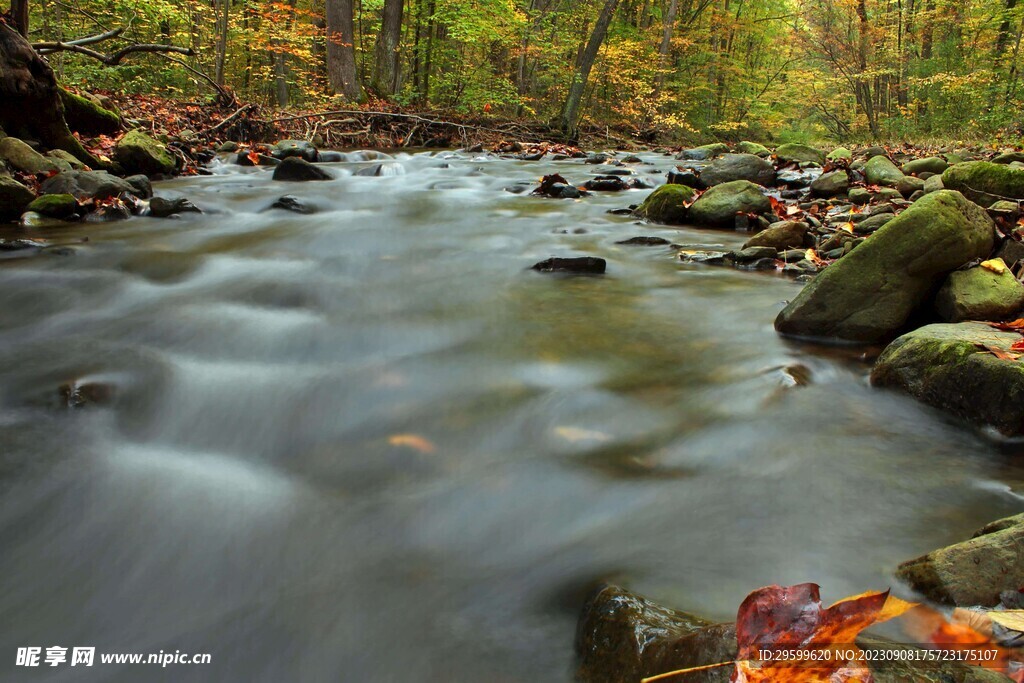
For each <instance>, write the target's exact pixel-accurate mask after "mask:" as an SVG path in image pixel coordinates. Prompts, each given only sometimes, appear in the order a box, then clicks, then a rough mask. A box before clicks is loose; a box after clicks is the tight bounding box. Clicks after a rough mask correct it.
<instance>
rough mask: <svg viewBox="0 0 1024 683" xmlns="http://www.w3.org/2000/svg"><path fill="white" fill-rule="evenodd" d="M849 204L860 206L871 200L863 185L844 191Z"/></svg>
mask: <svg viewBox="0 0 1024 683" xmlns="http://www.w3.org/2000/svg"><path fill="white" fill-rule="evenodd" d="M846 196H847V198H848V199H849V200H850V203H851V204H856V205H857V206H861V205H863V204H867V203H868V202H870V201H871V193H870V192H869V191H867V190H866V189H864V188H863V187H855V188H853V189H851V190H850V191H849V192H847V193H846Z"/></svg>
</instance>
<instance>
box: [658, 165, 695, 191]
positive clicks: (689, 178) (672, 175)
mask: <svg viewBox="0 0 1024 683" xmlns="http://www.w3.org/2000/svg"><path fill="white" fill-rule="evenodd" d="M665 182H667V183H668V184H669V185H686V186H687V187H694V188H699V187H700V178H699V177H698V176H697V174H696V173H694V172H693V171H691V170H689V169H685V170H683V169H680V170H672V171H669V172H668V174H667V176H666V181H665Z"/></svg>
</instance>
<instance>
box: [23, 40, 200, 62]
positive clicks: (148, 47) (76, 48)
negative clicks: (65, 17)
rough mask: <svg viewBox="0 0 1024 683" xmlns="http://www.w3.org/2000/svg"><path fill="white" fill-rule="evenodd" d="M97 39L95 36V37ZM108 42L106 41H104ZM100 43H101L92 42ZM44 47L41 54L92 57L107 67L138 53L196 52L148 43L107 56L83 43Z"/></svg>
mask: <svg viewBox="0 0 1024 683" xmlns="http://www.w3.org/2000/svg"><path fill="white" fill-rule="evenodd" d="M93 37H95V36H93ZM104 40H106V39H104ZM92 42H99V41H95V40H94V41H92ZM40 45H42V47H40V48H38V49H39V50H40V53H41V54H52V53H54V52H75V53H77V54H80V55H85V56H86V57H91V58H92V59H96V60H98V61H100V62H103V63H104V64H106V65H107V66H117V65H118V64H120V63H121V62H122V61H123V60H124V58H125V57H127V56H128V55H130V54H135V53H136V52H150V53H153V52H155V53H167V52H176V53H178V54H181V55H188V56H192V55H193V54H195V52H193V51H192V48H189V47H178V46H177V45H152V44H148V43H144V44H140V45H129V46H127V47H123V48H121V49H120V50H118V51H117V52H114V53H112V54H109V55H106V54H103V53H102V52H97V51H96V50H93V49H91V48H88V47H85V46H84V44H82V43H76V42H74V41H72V42H54V43H40Z"/></svg>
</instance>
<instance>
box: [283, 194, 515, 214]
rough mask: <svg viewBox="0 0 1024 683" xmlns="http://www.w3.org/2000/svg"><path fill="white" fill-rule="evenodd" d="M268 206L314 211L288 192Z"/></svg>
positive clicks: (310, 212) (289, 209)
mask: <svg viewBox="0 0 1024 683" xmlns="http://www.w3.org/2000/svg"><path fill="white" fill-rule="evenodd" d="M526 189H529V188H524V190H526ZM268 208H271V209H283V210H285V211H291V212H293V213H301V214H305V215H309V214H313V213H316V209H315V208H313V207H312V206H310V205H309V204H306V203H305V202H304V201H302V200H301V199H299V198H298V197H296V196H294V195H290V194H286V195H284V196H283V197H280V198H278V200H277V201H275V202H274V203H273V204H271V205H270V206H269V207H268Z"/></svg>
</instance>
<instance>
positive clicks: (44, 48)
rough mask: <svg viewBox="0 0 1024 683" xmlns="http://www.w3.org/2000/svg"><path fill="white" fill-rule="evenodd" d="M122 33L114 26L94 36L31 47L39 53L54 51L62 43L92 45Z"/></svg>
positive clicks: (121, 29) (120, 29)
mask: <svg viewBox="0 0 1024 683" xmlns="http://www.w3.org/2000/svg"><path fill="white" fill-rule="evenodd" d="M122 33H124V29H123V28H115V29H114V30H113V31H105V32H104V33H97V34H96V35H94V36H85V37H84V38H75V39H74V40H65V41H64V42H63V43H60V42H51V43H32V48H33V49H34V50H35V51H36V52H38V53H39V54H43V55H45V54H48V53H50V52H55V51H57V50H59V49H60V46H61V45H62V44H63V45H93V44H95V43H102V42H103V41H104V40H110V39H111V38H116V37H118V36H119V35H121V34H122Z"/></svg>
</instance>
